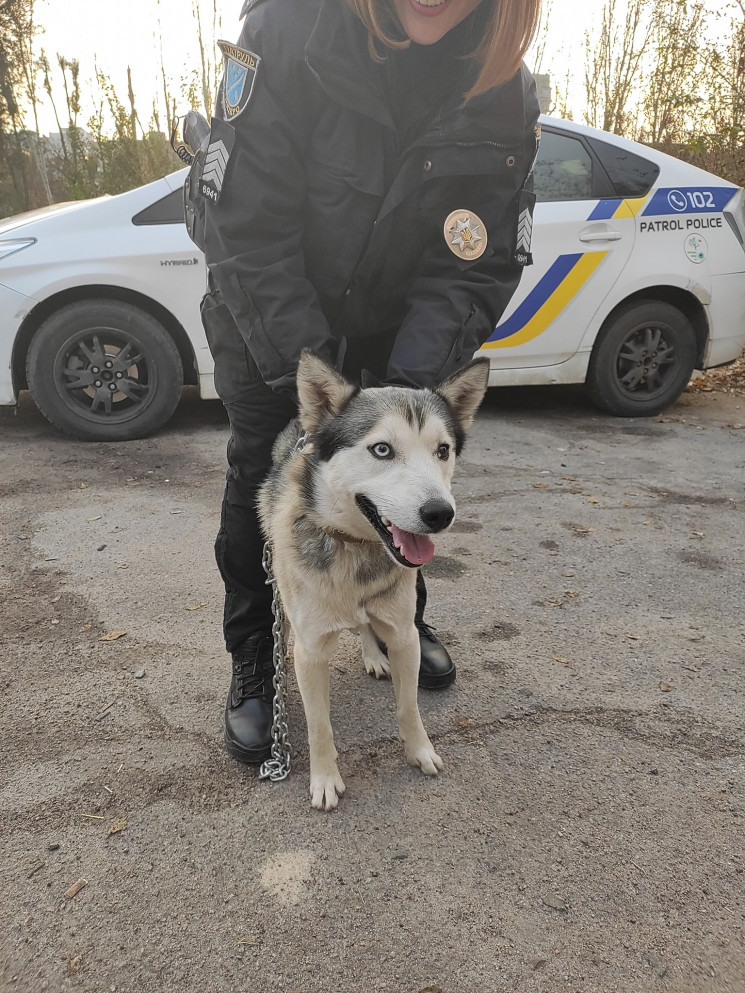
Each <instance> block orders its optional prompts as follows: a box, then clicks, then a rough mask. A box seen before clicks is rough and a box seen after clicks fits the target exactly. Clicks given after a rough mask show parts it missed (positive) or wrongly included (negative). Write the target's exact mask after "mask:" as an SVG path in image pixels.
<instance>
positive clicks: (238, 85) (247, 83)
mask: <svg viewBox="0 0 745 993" xmlns="http://www.w3.org/2000/svg"><path fill="white" fill-rule="evenodd" d="M217 44H218V45H219V46H220V51H221V52H222V55H223V74H222V85H221V87H220V101H221V103H222V112H223V119H224V120H226V121H232V120H233V118H235V117H237V116H238V115H239V114H241V113H242V112H243V111H244V110H245V109H246V107H247V106H248V101H249V100H250V99H251V94H252V93H253V89H254V83H255V82H256V75H257V73H258V71H259V65H260V64H261V59H260V58H259V56H258V55H254V54H253V52H247V51H245V49H243V48H238V46H237V45H231V44H230V43H229V42H227V41H218V43H217Z"/></svg>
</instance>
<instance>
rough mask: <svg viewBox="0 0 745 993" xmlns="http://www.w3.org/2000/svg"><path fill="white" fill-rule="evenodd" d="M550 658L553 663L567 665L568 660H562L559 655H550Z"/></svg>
mask: <svg viewBox="0 0 745 993" xmlns="http://www.w3.org/2000/svg"><path fill="white" fill-rule="evenodd" d="M551 657H552V658H553V660H554V662H561V664H562V665H569V659H563V658H561V656H560V655H552V656H551Z"/></svg>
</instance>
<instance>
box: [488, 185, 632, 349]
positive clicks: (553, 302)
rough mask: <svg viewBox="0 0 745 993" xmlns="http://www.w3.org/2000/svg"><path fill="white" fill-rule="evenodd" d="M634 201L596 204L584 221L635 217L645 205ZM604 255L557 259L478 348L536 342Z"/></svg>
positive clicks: (570, 256)
mask: <svg viewBox="0 0 745 993" xmlns="http://www.w3.org/2000/svg"><path fill="white" fill-rule="evenodd" d="M647 199H648V198H647V197H639V198H638V199H627V200H623V199H620V198H619V199H614V198H608V199H604V200H599V201H598V203H597V204H596V205H595V206H594V207H593V209H592V211H591V212H590V216H589V217H588V218H587V220H588V221H605V220H610V219H611V218H614V217H618V218H629V217H636V216H637V214H639V212H640V211H641V209H642V207H643V206H644V204H645V203H646V202H647ZM607 255H608V252H578V253H576V254H573V255H560V256H559V257H558V259H557V260H556V261H555V262H554V264H553V265H552V266H551V267H550V269H548V271H547V272H546V274H545V275H544V276H543V277H542V278H541V279H540V280H539V281H538V283H536V285H535V286H534V287H533V289H532V290H531V291H530V293H529V294H528V295H527V296H526V297H525V299H524V300H523V301H522V303H521V304H520V305H519V306H518V307H517V308H516V310H515V311H514V312H513V313H512V314H511V315H510V316H509V317H508V318H507V320H506V321H503V322H502V323H501V324H499V325H497V328H496V330H495V331H494V333H493V334H492V335H491V337H490V338H489V339H488V340H487V341H486V342H485V343H484V344H483V345H482V346H481V347H482V348H512V347H513V346H515V345H524V344H525V343H526V342H528V341H532V340H533V339H534V338H537V337H538V335H540V334H543V332H544V331H545V330H546V328H548V326H549V325H550V324H551V323H552V322H553V321H555V320H556V318H557V317H558V316H559V314H560V313H561V312H562V310H564V308H565V307H567V306H568V305H569V304H570V303H571V301H572V300H573V299H574V297H575V296H576V295H577V294H578V293H579V291H580V290H581V289H582V287H583V286H584V285H585V284H586V283H587V281H588V280H589V279H590V277H591V276H592V274H593V273H594V272H595V271H596V270H597V269H598V268H599V267H600V265H601V264H602V263H603V261H604V260H605V258H606V257H607Z"/></svg>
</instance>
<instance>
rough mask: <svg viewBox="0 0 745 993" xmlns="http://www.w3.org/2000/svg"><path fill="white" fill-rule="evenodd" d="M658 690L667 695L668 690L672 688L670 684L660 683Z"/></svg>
mask: <svg viewBox="0 0 745 993" xmlns="http://www.w3.org/2000/svg"><path fill="white" fill-rule="evenodd" d="M660 689H661V690H662V692H663V693H669V692H670V690H671V689H672V686H671V685H670V683H660Z"/></svg>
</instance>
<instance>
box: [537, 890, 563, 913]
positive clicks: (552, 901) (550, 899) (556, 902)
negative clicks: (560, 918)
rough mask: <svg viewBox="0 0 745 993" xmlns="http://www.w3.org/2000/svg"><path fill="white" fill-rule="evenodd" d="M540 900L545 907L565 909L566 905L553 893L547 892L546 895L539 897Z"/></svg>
mask: <svg viewBox="0 0 745 993" xmlns="http://www.w3.org/2000/svg"><path fill="white" fill-rule="evenodd" d="M541 902H542V903H544V904H545V905H546V906H547V907H551V909H552V910H566V909H567V905H566V904H565V903H564V901H563V900H562V899H561V897H560V896H556V895H555V894H554V893H548V894H547V895H546V896H543V897H541Z"/></svg>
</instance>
